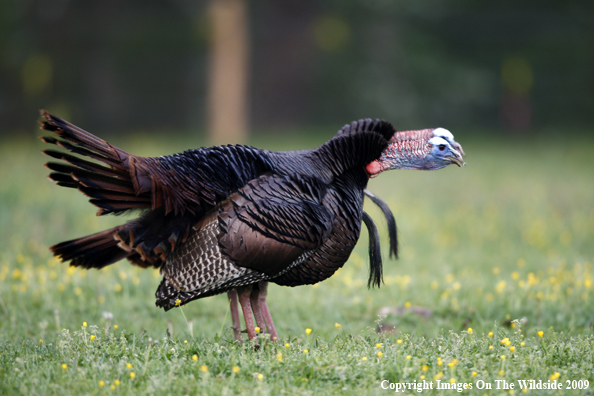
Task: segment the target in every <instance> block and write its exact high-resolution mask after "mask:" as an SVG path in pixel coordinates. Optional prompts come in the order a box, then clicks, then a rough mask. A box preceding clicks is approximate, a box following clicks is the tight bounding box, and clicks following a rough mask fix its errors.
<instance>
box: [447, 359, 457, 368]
mask: <svg viewBox="0 0 594 396" xmlns="http://www.w3.org/2000/svg"><path fill="white" fill-rule="evenodd" d="M457 364H458V359H454V360H452V361H451V362H449V363H448V367H454V366H455V365H457Z"/></svg>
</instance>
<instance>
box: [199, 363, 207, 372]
mask: <svg viewBox="0 0 594 396" xmlns="http://www.w3.org/2000/svg"><path fill="white" fill-rule="evenodd" d="M200 371H202V372H203V373H206V372H207V371H208V367H206V365H204V364H203V365H202V366H200Z"/></svg>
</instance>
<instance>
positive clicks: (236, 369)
mask: <svg viewBox="0 0 594 396" xmlns="http://www.w3.org/2000/svg"><path fill="white" fill-rule="evenodd" d="M240 370H241V369H240V368H239V367H237V366H233V372H234V373H235V374H237V373H239V371H240Z"/></svg>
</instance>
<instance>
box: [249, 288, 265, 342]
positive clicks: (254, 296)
mask: <svg viewBox="0 0 594 396" xmlns="http://www.w3.org/2000/svg"><path fill="white" fill-rule="evenodd" d="M259 292H260V289H259V288H258V284H255V285H253V286H252V292H251V293H250V303H251V305H252V311H253V312H254V318H255V319H256V324H257V325H258V327H259V328H260V331H261V332H265V331H266V323H265V322H264V320H263V318H262V310H261V309H260V301H259V300H258V295H259V294H260V293H259Z"/></svg>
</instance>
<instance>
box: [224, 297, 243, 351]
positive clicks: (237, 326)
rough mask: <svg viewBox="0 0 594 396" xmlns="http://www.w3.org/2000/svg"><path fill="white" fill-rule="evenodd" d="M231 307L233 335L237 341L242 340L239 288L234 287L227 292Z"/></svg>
mask: <svg viewBox="0 0 594 396" xmlns="http://www.w3.org/2000/svg"><path fill="white" fill-rule="evenodd" d="M227 297H229V307H230V310H231V321H232V323H233V327H231V328H232V329H233V337H234V338H235V341H239V342H241V323H240V322H239V309H238V308H237V290H236V289H233V290H231V291H230V292H228V293H227Z"/></svg>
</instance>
